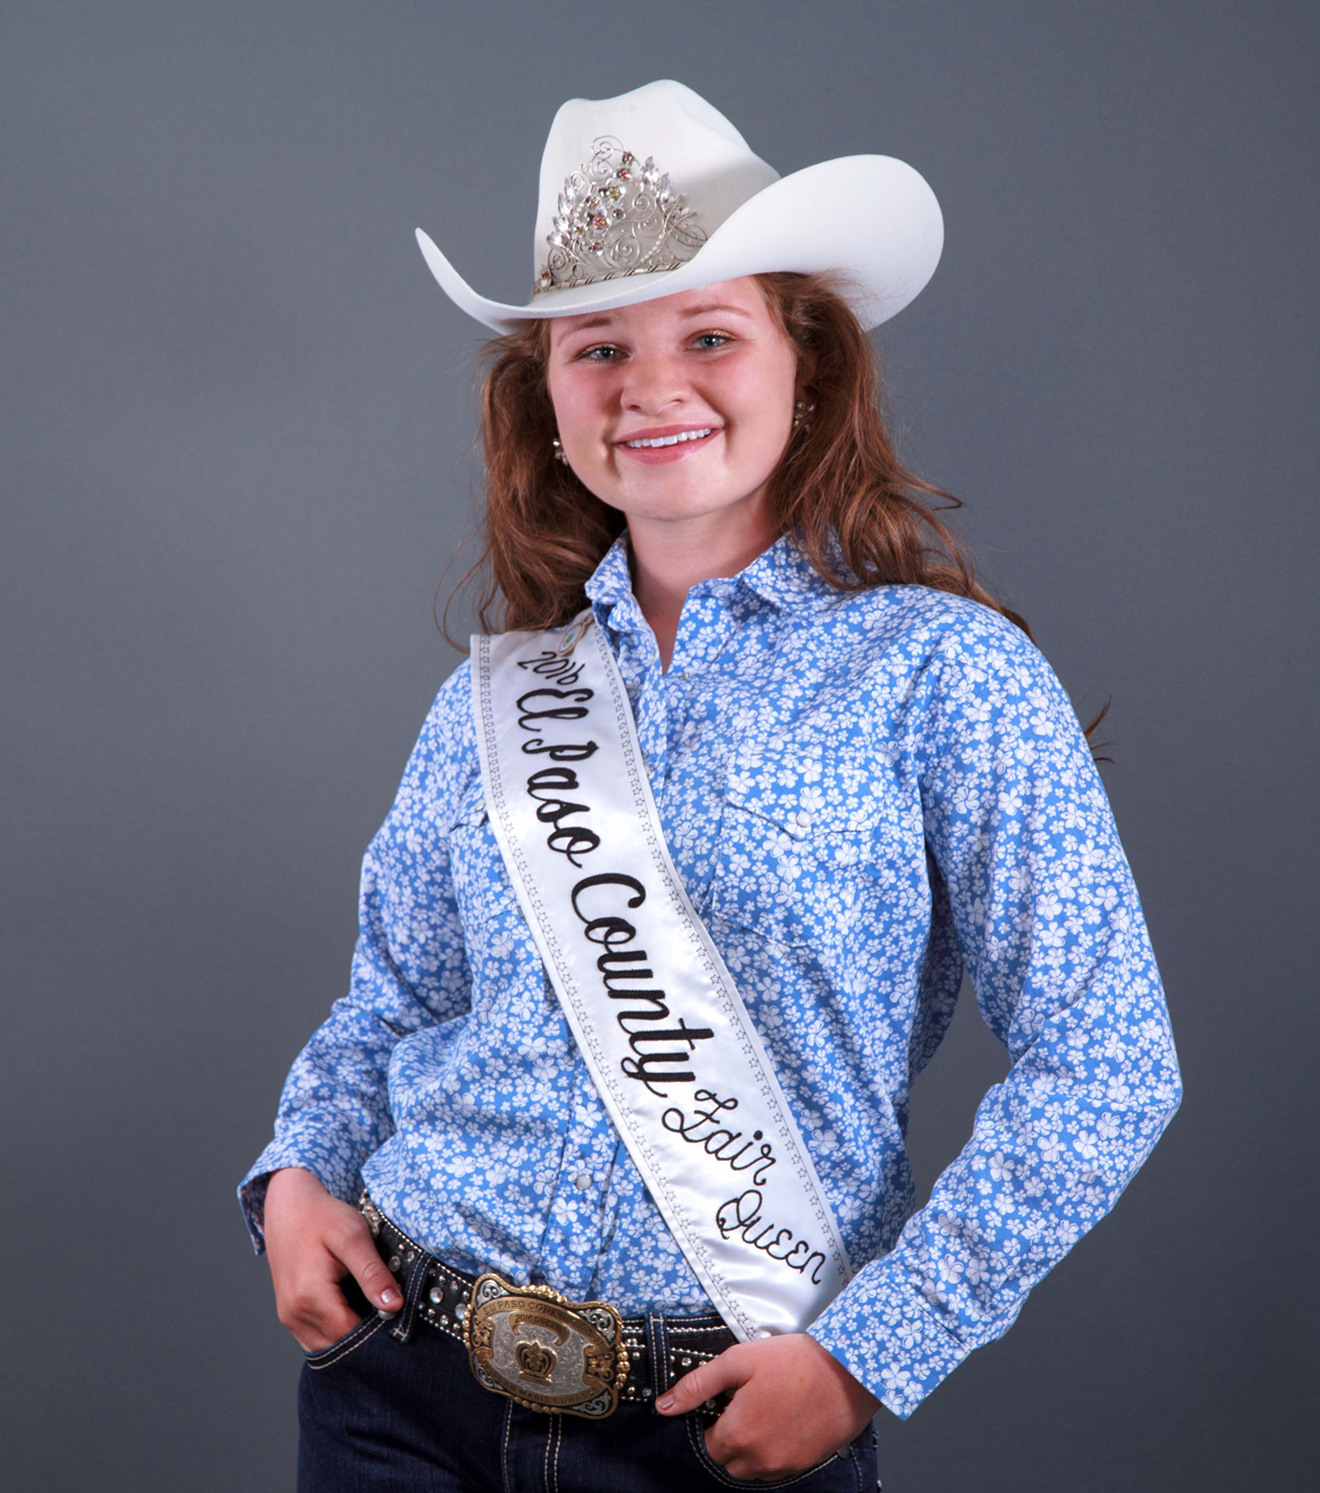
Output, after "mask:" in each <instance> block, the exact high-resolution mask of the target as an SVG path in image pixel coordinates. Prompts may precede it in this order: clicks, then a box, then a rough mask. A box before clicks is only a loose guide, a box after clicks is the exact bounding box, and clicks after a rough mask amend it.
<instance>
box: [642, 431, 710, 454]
mask: <svg viewBox="0 0 1320 1493" xmlns="http://www.w3.org/2000/svg"><path fill="white" fill-rule="evenodd" d="M714 428H715V427H714V426H709V427H708V428H707V429H705V430H680V431H679V433H678V434H677V435H658V436H655V437H653V438H652V439H651V440H647V441H625V442H624V443H623V444H624V445H625V446H627V447H628V449H629V450H630V451H636V450H638V449H639V448H640V447H642V446H677V445H678V443H679V442H680V441H699V440H701V439H702V437H703V436H708V435H710V434H711V432H712V431H713V430H714Z"/></svg>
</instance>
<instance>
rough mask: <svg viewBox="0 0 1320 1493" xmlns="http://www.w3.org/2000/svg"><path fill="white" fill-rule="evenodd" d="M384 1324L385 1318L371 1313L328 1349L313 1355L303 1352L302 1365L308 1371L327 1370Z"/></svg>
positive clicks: (320, 1349) (358, 1346) (319, 1350)
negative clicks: (304, 1365)
mask: <svg viewBox="0 0 1320 1493" xmlns="http://www.w3.org/2000/svg"><path fill="white" fill-rule="evenodd" d="M385 1322H386V1318H384V1317H382V1316H379V1315H377V1313H375V1312H372V1313H371V1314H370V1315H369V1316H366V1317H363V1319H362V1320H361V1321H360V1322H358V1323H357V1324H356V1325H355V1326H353V1327H350V1328H349V1329H348V1331H347V1332H346V1333H344V1335H343V1336H342V1337H337V1338H336V1339H335V1340H334V1342H333V1343H331V1344H329V1346H328V1347H325V1348H318V1349H317V1350H316V1351H315V1352H314V1353H307V1352H304V1353H303V1363H304V1364H306V1366H307V1367H308V1368H309V1369H328V1368H329V1367H330V1365H331V1364H334V1363H338V1362H339V1361H340V1360H341V1359H343V1358H347V1357H348V1355H349V1354H350V1353H352V1352H353V1351H354V1350H355V1349H357V1348H360V1347H361V1346H362V1344H363V1343H365V1342H366V1340H367V1339H368V1338H369V1337H371V1335H372V1334H373V1333H375V1332H378V1331H379V1330H380V1329H381V1328H382V1327H384V1325H385Z"/></svg>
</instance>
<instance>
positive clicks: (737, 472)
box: [547, 276, 798, 543]
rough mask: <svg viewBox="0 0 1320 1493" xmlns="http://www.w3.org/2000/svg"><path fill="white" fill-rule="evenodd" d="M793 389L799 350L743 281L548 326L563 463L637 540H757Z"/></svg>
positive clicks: (750, 283) (755, 289)
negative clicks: (751, 534)
mask: <svg viewBox="0 0 1320 1493" xmlns="http://www.w3.org/2000/svg"><path fill="white" fill-rule="evenodd" d="M797 376H798V358H797V350H796V348H795V347H794V345H793V343H792V342H791V341H790V340H789V339H788V338H787V337H786V336H785V335H784V333H783V332H782V331H781V330H780V329H779V325H778V323H777V322H776V320H775V318H774V315H773V313H772V312H771V309H770V306H769V304H768V302H767V301H766V298H765V296H764V294H763V293H762V291H761V288H760V286H759V285H758V284H757V283H756V281H755V280H754V279H752V278H751V277H750V276H748V277H745V278H743V279H740V280H726V281H724V282H723V283H722V284H719V285H708V286H705V287H703V288H702V289H699V290H689V291H683V292H681V293H680V294H678V295H671V296H664V297H662V298H661V299H659V300H654V301H644V302H642V303H641V304H640V305H634V306H624V307H620V308H619V309H617V310H614V311H599V312H590V313H584V314H583V315H581V316H566V317H563V318H562V319H556V320H554V321H552V322H551V324H550V356H549V360H548V365H547V382H548V386H549V391H550V399H551V402H552V403H553V405H554V410H555V418H556V421H557V423H558V427H559V438H560V440H561V442H562V443H563V448H564V453H565V455H566V456H567V458H568V464H569V466H570V467H572V469H573V471H574V473H575V474H576V476H577V477H578V479H579V480H580V481H581V482H582V483H583V485H584V486H586V487H587V488H588V489H589V490H590V491H591V492H593V493H594V494H595V495H596V496H597V497H598V498H599V499H600V500H601V501H602V502H603V503H608V504H609V505H610V507H612V508H617V509H619V510H620V511H621V512H623V513H624V514H626V515H627V518H628V522H629V527H630V528H631V529H632V530H633V532H634V535H636V534H637V531H638V529H639V526H640V527H641V528H646V527H650V526H653V525H657V524H659V525H664V526H666V527H668V526H670V525H673V524H675V523H677V524H678V525H679V526H682V527H688V526H689V525H687V524H685V521H696V529H698V530H701V531H709V530H711V528H712V527H724V526H730V527H736V528H743V529H749V528H755V527H757V526H760V527H764V526H765V525H766V523H767V522H768V520H767V518H766V504H765V496H766V487H767V484H768V482H769V479H770V476H771V474H772V473H773V472H774V470H775V468H776V467H777V466H778V465H779V461H780V458H781V457H782V456H783V454H784V448H785V447H786V446H787V444H788V440H789V436H790V435H791V433H792V425H793V403H794V399H795V398H796V397H797V390H796V381H797ZM773 537H774V536H773V535H768V536H767V539H766V542H767V543H768V542H769V540H770V539H771V538H773Z"/></svg>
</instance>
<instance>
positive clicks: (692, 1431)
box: [686, 1415, 856, 1493]
mask: <svg viewBox="0 0 1320 1493" xmlns="http://www.w3.org/2000/svg"><path fill="white" fill-rule="evenodd" d="M686 1420H687V1432H688V1440H689V1441H690V1442H691V1443H692V1451H693V1454H694V1455H695V1457H696V1459H697V1461H698V1462H699V1463H700V1464H701V1466H702V1467H703V1468H704V1469H705V1471H706V1472H708V1473H709V1474H710V1476H711V1477H713V1478H714V1479H715V1480H716V1481H717V1482H720V1483H723V1484H724V1486H725V1487H726V1488H792V1487H795V1486H796V1485H797V1484H799V1483H804V1482H806V1480H807V1479H808V1478H814V1477H815V1476H816V1474H817V1473H820V1472H824V1471H825V1470H826V1469H827V1468H829V1467H830V1466H831V1465H832V1464H838V1467H839V1472H840V1474H841V1476H840V1479H839V1481H838V1482H837V1483H833V1482H821V1483H819V1484H818V1485H817V1486H818V1487H819V1489H820V1490H821V1493H826V1489H831V1490H833V1489H834V1488H836V1487H837V1488H838V1489H840V1490H842V1489H845V1488H848V1489H852V1488H855V1486H856V1475H855V1473H854V1475H853V1477H852V1478H851V1479H847V1478H845V1477H844V1476H842V1474H843V1473H844V1469H845V1468H848V1469H849V1470H852V1462H853V1459H852V1458H851V1456H849V1457H844V1458H840V1457H839V1456H838V1454H837V1453H835V1452H831V1453H830V1455H829V1456H828V1457H826V1458H825V1460H824V1461H822V1462H817V1463H816V1465H815V1466H814V1467H808V1468H807V1469H806V1470H805V1471H804V1472H791V1473H789V1475H788V1476H787V1477H777V1478H771V1479H770V1480H769V1481H766V1482H762V1481H760V1480H759V1479H756V1478H750V1479H749V1478H742V1477H734V1476H733V1474H732V1473H731V1472H728V1471H726V1469H725V1468H723V1467H721V1466H720V1464H719V1463H718V1462H717V1461H716V1460H715V1458H714V1457H712V1456H711V1454H710V1453H709V1452H708V1451H707V1450H706V1429H705V1426H704V1425H703V1424H702V1421H701V1417H700V1416H697V1415H689V1416H687V1417H686Z"/></svg>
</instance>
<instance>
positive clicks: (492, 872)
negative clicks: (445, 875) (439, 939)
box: [448, 780, 514, 938]
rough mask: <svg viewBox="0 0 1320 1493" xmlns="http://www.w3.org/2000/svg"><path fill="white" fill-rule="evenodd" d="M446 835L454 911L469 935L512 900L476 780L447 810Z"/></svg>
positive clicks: (511, 888) (483, 798)
mask: <svg viewBox="0 0 1320 1493" xmlns="http://www.w3.org/2000/svg"><path fill="white" fill-rule="evenodd" d="M448 838H449V861H450V871H451V874H452V876H453V879H454V894H455V896H456V897H457V899H458V913H459V917H460V918H461V920H462V923H463V927H464V929H465V930H467V932H468V936H469V938H470V937H471V934H472V930H473V929H478V928H482V927H485V926H488V925H489V924H490V923H491V921H492V920H493V919H494V918H495V917H496V916H497V915H498V914H500V913H502V912H503V911H504V910H505V909H506V908H507V907H508V906H509V904H510V903H511V902H512V901H513V900H514V897H513V887H512V885H511V884H510V882H509V878H508V875H507V874H506V872H505V869H504V858H503V856H501V854H500V849H499V845H498V844H497V843H496V840H495V834H494V831H493V830H492V829H491V827H490V816H489V815H488V814H487V812H486V796H485V793H484V792H483V791H482V785H481V782H480V780H478V781H477V782H476V783H475V784H474V785H473V786H472V787H471V788H469V789H468V791H467V792H466V793H465V794H464V795H463V797H462V798H461V799H460V800H459V802H458V804H457V805H456V807H455V808H454V809H453V810H452V811H451V817H450V823H449V826H448Z"/></svg>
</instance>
